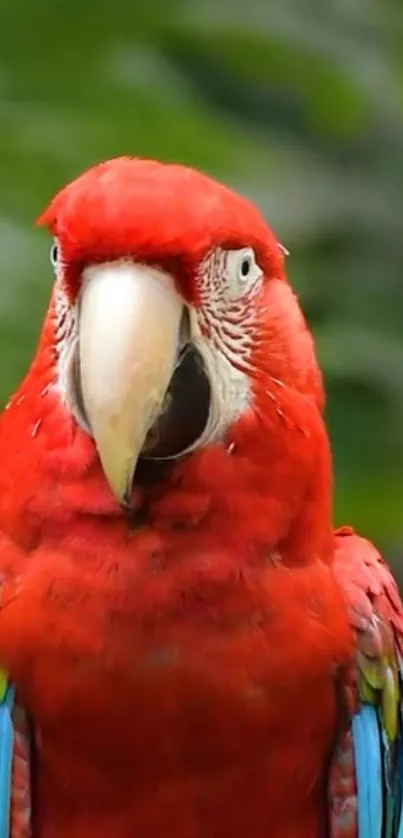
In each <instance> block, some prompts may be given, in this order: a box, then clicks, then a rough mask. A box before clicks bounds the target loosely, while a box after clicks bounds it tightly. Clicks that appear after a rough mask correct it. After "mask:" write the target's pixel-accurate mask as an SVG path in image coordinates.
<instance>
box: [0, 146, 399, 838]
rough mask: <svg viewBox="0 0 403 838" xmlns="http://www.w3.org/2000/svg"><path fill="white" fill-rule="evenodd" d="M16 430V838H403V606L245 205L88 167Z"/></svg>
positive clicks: (6, 549)
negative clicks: (350, 497)
mask: <svg viewBox="0 0 403 838" xmlns="http://www.w3.org/2000/svg"><path fill="white" fill-rule="evenodd" d="M37 223H38V225H39V226H42V227H45V228H46V230H47V231H48V233H49V237H50V261H51V264H52V269H53V274H54V281H53V284H52V291H51V296H50V303H49V308H48V311H47V313H46V316H45V321H44V325H43V328H42V331H41V334H40V338H39V343H38V347H37V350H36V354H35V356H34V359H33V361H32V363H31V366H30V368H29V370H28V372H27V374H26V375H25V377H24V379H23V381H22V383H21V384H20V386H19V387H18V388H17V390H16V392H15V393H14V395H13V396H12V397H11V398H10V400H9V402H8V404H7V405H6V407H5V409H4V410H3V412H2V414H1V418H0V464H1V465H0V666H1V677H0V838H29V836H32V838H90V836H96V838H268V836H270V838H402V836H403V817H402V790H403V738H402V737H403V716H402V709H403V702H402V696H403V685H402V684H403V682H402V678H403V674H402V673H403V665H402V659H403V658H402V656H403V606H402V602H401V600H400V596H399V593H398V589H397V585H396V582H395V580H394V578H393V576H392V573H391V571H390V569H389V567H388V565H387V563H386V562H385V561H384V560H383V558H382V557H381V555H380V553H379V552H378V549H377V548H376V547H375V546H374V545H373V544H372V543H371V542H370V541H368V540H366V539H365V538H363V537H361V536H360V535H358V534H357V533H356V532H355V531H354V529H353V528H351V527H349V526H344V527H339V528H335V526H334V523H333V464H332V451H331V445H330V441H329V434H328V431H327V427H326V422H325V387H324V380H323V374H322V371H321V369H320V366H319V363H318V361H317V358H316V348H315V342H314V338H313V335H312V333H311V331H310V329H309V326H308V322H307V319H306V317H305V316H304V314H303V312H302V308H301V306H300V303H299V301H298V297H297V295H296V293H295V291H294V290H293V287H292V285H291V284H290V282H289V279H288V277H287V270H286V266H288V261H287V259H288V253H287V252H286V250H285V248H284V247H283V246H282V245H281V244H280V242H279V241H278V240H277V237H276V235H275V233H274V232H273V231H272V230H271V228H270V227H269V226H268V224H267V223H266V220H265V218H264V216H263V214H262V213H261V212H260V210H259V209H258V208H257V206H255V205H254V204H253V203H252V202H251V201H250V200H249V199H248V198H246V197H244V196H242V195H240V194H238V193H236V192H234V191H232V190H231V189H230V188H229V187H228V186H226V185H224V184H222V183H220V182H219V181H217V180H215V179H213V178H211V177H210V176H209V175H208V174H206V173H203V172H201V171H198V170H196V169H195V168H191V167H188V166H185V165H181V164H179V163H173V162H159V161H155V160H151V159H147V158H137V157H130V156H122V157H117V158H113V159H110V160H106V161H104V162H102V163H98V164H96V165H94V166H92V167H91V168H89V169H87V170H85V171H84V172H83V173H82V174H80V175H78V176H77V177H76V178H75V179H74V180H72V181H71V182H70V183H69V184H68V185H67V186H65V187H64V188H62V189H61V190H60V191H59V192H58V193H57V194H56V196H55V197H54V198H53V199H52V200H51V201H50V203H49V205H48V207H47V208H46V209H45V211H44V213H43V214H42V215H41V216H40V218H39V219H38V221H37Z"/></svg>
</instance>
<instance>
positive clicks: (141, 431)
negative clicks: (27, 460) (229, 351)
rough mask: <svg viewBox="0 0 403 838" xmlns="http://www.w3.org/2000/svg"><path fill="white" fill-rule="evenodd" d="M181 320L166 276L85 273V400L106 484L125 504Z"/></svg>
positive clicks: (123, 267) (110, 269)
mask: <svg viewBox="0 0 403 838" xmlns="http://www.w3.org/2000/svg"><path fill="white" fill-rule="evenodd" d="M182 313H183V303H182V301H181V299H180V297H179V296H178V294H177V293H176V291H175V289H174V288H173V284H172V282H171V280H170V278H169V277H168V276H166V275H165V274H163V273H162V272H161V271H157V270H156V269H153V268H150V267H145V266H138V265H135V264H133V263H132V262H117V263H109V264H104V265H95V266H91V267H88V268H87V269H86V270H85V272H84V276H83V289H82V292H81V295H80V301H79V375H80V385H81V393H82V399H83V404H84V408H85V413H86V417H87V420H88V423H89V425H90V429H91V433H92V434H93V437H94V440H95V444H96V446H97V449H98V453H99V457H100V460H101V463H102V467H103V470H104V473H105V477H106V479H107V481H108V483H109V486H110V488H111V490H112V492H113V494H114V495H115V497H116V498H117V499H118V500H119V501H120V502H121V503H124V504H125V503H128V500H129V497H130V492H131V486H132V480H133V474H134V470H135V467H136V464H137V460H138V458H139V455H140V452H141V449H142V447H143V445H144V441H145V438H146V436H147V433H148V431H149V430H150V428H151V426H152V424H153V422H154V420H155V419H156V417H157V415H158V413H159V411H160V410H161V407H162V404H163V401H164V397H165V395H166V392H167V389H168V386H169V383H170V380H171V378H172V375H173V372H174V369H175V364H176V360H177V353H178V345H179V340H180V326H181V319H182Z"/></svg>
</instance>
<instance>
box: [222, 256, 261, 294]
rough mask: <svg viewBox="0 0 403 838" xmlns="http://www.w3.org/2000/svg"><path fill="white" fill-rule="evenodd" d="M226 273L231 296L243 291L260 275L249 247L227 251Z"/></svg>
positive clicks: (259, 269)
mask: <svg viewBox="0 0 403 838" xmlns="http://www.w3.org/2000/svg"><path fill="white" fill-rule="evenodd" d="M227 274H228V283H229V290H230V294H231V297H239V296H241V295H242V294H244V293H245V291H247V290H248V289H249V288H251V287H252V285H254V284H255V282H256V281H257V280H258V279H259V278H260V277H261V276H262V274H263V271H262V269H261V268H260V267H259V265H258V264H257V262H256V258H255V254H254V252H253V250H252V248H251V247H244V248H242V250H229V251H227Z"/></svg>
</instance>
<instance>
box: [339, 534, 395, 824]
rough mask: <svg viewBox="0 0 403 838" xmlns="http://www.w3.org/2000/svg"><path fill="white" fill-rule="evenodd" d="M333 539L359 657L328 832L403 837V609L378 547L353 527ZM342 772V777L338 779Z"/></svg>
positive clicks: (351, 683) (351, 684)
mask: <svg viewBox="0 0 403 838" xmlns="http://www.w3.org/2000/svg"><path fill="white" fill-rule="evenodd" d="M336 538H337V550H336V557H335V564H334V570H335V574H336V576H337V579H338V581H339V583H340V586H341V588H342V590H343V593H344V595H345V597H346V602H347V606H348V613H349V617H350V622H351V625H352V627H353V629H354V632H355V636H356V643H357V654H356V663H355V665H354V667H353V669H352V671H351V672H350V673H349V677H348V679H347V681H348V682H349V688H348V695H347V701H348V703H349V706H350V710H351V713H352V718H351V720H348V722H347V725H348V727H347V731H345V732H343V733H342V734H341V736H340V741H339V744H338V747H337V749H336V752H335V755H334V758H333V764H332V767H331V771H330V783H329V801H330V810H331V813H332V815H333V816H332V818H331V836H332V838H342V836H343V838H356V836H358V838H401V835H402V834H403V816H402V794H403V772H402V765H403V726H402V702H403V688H402V675H401V666H400V661H401V654H402V643H403V608H402V604H401V601H400V598H399V594H398V591H397V588H396V585H395V582H394V580H393V577H392V575H391V573H390V570H389V568H388V567H387V565H386V564H385V562H384V561H383V560H382V558H381V556H380V555H379V553H378V551H377V550H376V548H375V547H374V546H373V545H372V544H370V542H368V541H366V540H365V539H363V538H360V537H358V536H356V535H355V534H354V532H353V530H351V529H350V528H343V529H342V530H339V531H338V532H337V533H336ZM341 774H342V776H343V782H342V783H340V782H339V783H337V780H338V778H340V775H341ZM335 800H337V801H338V803H337V807H336V806H335ZM346 812H348V813H349V817H348V818H346V817H345V813H346Z"/></svg>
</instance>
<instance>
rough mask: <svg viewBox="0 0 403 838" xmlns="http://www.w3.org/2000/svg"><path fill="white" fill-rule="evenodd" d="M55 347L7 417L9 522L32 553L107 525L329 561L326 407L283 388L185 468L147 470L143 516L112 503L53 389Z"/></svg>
mask: <svg viewBox="0 0 403 838" xmlns="http://www.w3.org/2000/svg"><path fill="white" fill-rule="evenodd" d="M54 381H55V370H54V359H53V358H52V346H51V345H50V342H49V341H46V340H45V339H42V344H41V347H40V351H39V352H38V355H37V357H36V359H35V361H34V363H33V365H32V368H31V370H30V371H29V373H28V375H27V377H26V379H25V380H24V381H23V383H22V385H21V387H20V388H19V390H18V391H17V393H16V394H15V395H14V397H13V398H12V399H11V401H10V403H9V405H8V409H6V410H5V411H4V413H3V415H2V416H1V419H0V444H1V438H2V436H3V439H4V443H3V446H2V451H4V461H3V463H2V470H1V476H0V525H1V526H2V528H3V529H4V530H5V531H7V532H8V533H9V534H10V535H12V537H13V539H14V540H16V541H17V542H19V543H20V544H22V545H23V546H24V547H25V548H27V549H31V548H32V547H33V546H35V545H37V544H38V543H40V542H41V541H42V539H43V538H45V537H46V538H47V539H51V538H53V539H57V541H58V543H60V541H61V540H63V538H64V537H67V536H66V533H67V531H72V530H73V529H74V531H75V532H78V531H79V530H80V531H81V532H82V537H83V538H84V539H85V532H88V538H89V539H90V540H91V541H93V539H94V531H96V530H97V528H98V529H99V531H100V532H102V530H103V527H104V525H105V519H107V520H109V521H111V520H112V521H113V522H114V527H115V529H116V532H117V533H119V535H118V536H117V537H118V538H121V537H122V533H127V532H128V531H133V529H135V528H139V527H142V528H144V527H148V528H149V529H150V530H154V531H157V530H158V531H159V532H161V533H173V532H175V533H177V534H178V533H181V535H180V538H182V540H183V539H184V538H185V537H186V533H187V534H188V537H189V539H190V540H191V539H192V538H194V537H197V534H198V533H201V532H202V533H203V538H205V539H206V538H207V540H208V539H211V544H212V545H217V544H222V545H223V546H224V547H225V548H228V549H229V550H234V549H235V550H236V551H239V550H241V551H243V554H244V556H245V557H246V556H248V555H250V556H251V557H252V560H253V556H254V555H255V553H256V552H257V553H260V552H262V551H263V553H264V554H268V555H270V556H273V557H276V560H278V559H280V560H281V561H282V562H283V563H285V564H290V565H295V564H309V563H311V562H312V561H315V560H316V559H317V558H320V559H322V560H327V559H329V560H330V556H331V555H332V548H333V541H332V535H331V532H332V527H331V463H330V454H329V445H328V440H327V436H326V432H325V429H324V425H323V420H322V417H321V415H320V412H319V410H318V409H317V407H316V406H315V405H314V404H313V402H311V401H309V400H308V399H307V398H306V397H304V396H302V395H301V394H297V393H295V392H291V391H289V390H287V388H284V387H283V388H277V392H276V393H275V396H274V397H273V392H270V393H269V394H268V395H267V393H266V396H265V397H260V398H257V399H256V406H255V408H254V410H253V411H249V413H247V414H245V415H243V416H242V417H241V419H240V420H239V421H238V422H237V423H235V424H234V426H233V427H231V428H230V429H229V431H228V433H227V437H226V439H225V440H223V441H221V442H220V443H219V444H215V445H210V446H207V447H206V448H204V449H202V450H199V451H196V452H195V453H193V454H191V455H189V456H187V457H185V458H183V459H182V460H180V461H177V462H174V463H173V464H172V465H170V466H168V467H167V468H166V469H163V470H162V471H161V469H159V467H158V466H155V465H154V466H153V464H152V463H151V464H149V465H148V466H147V465H146V464H144V463H143V465H142V466H141V467H140V468H139V469H138V472H137V473H136V478H137V479H135V485H134V490H133V497H132V502H133V513H132V514H131V515H129V516H128V515H127V514H125V513H124V512H123V511H122V509H121V508H120V507H119V505H118V504H117V502H116V501H115V500H114V498H113V497H112V495H111V493H110V491H109V488H108V486H107V484H106V481H105V478H104V475H103V473H102V470H101V467H100V463H99V460H98V456H97V453H96V450H95V446H94V443H93V441H92V440H91V438H90V437H89V436H88V435H86V434H85V433H84V432H83V431H81V430H80V429H79V428H78V427H77V425H76V424H75V422H74V420H73V419H72V418H71V417H70V416H69V415H68V413H67V412H66V410H65V408H64V407H63V404H62V401H61V398H60V393H59V392H58V390H57V387H56V385H55V383H54Z"/></svg>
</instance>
